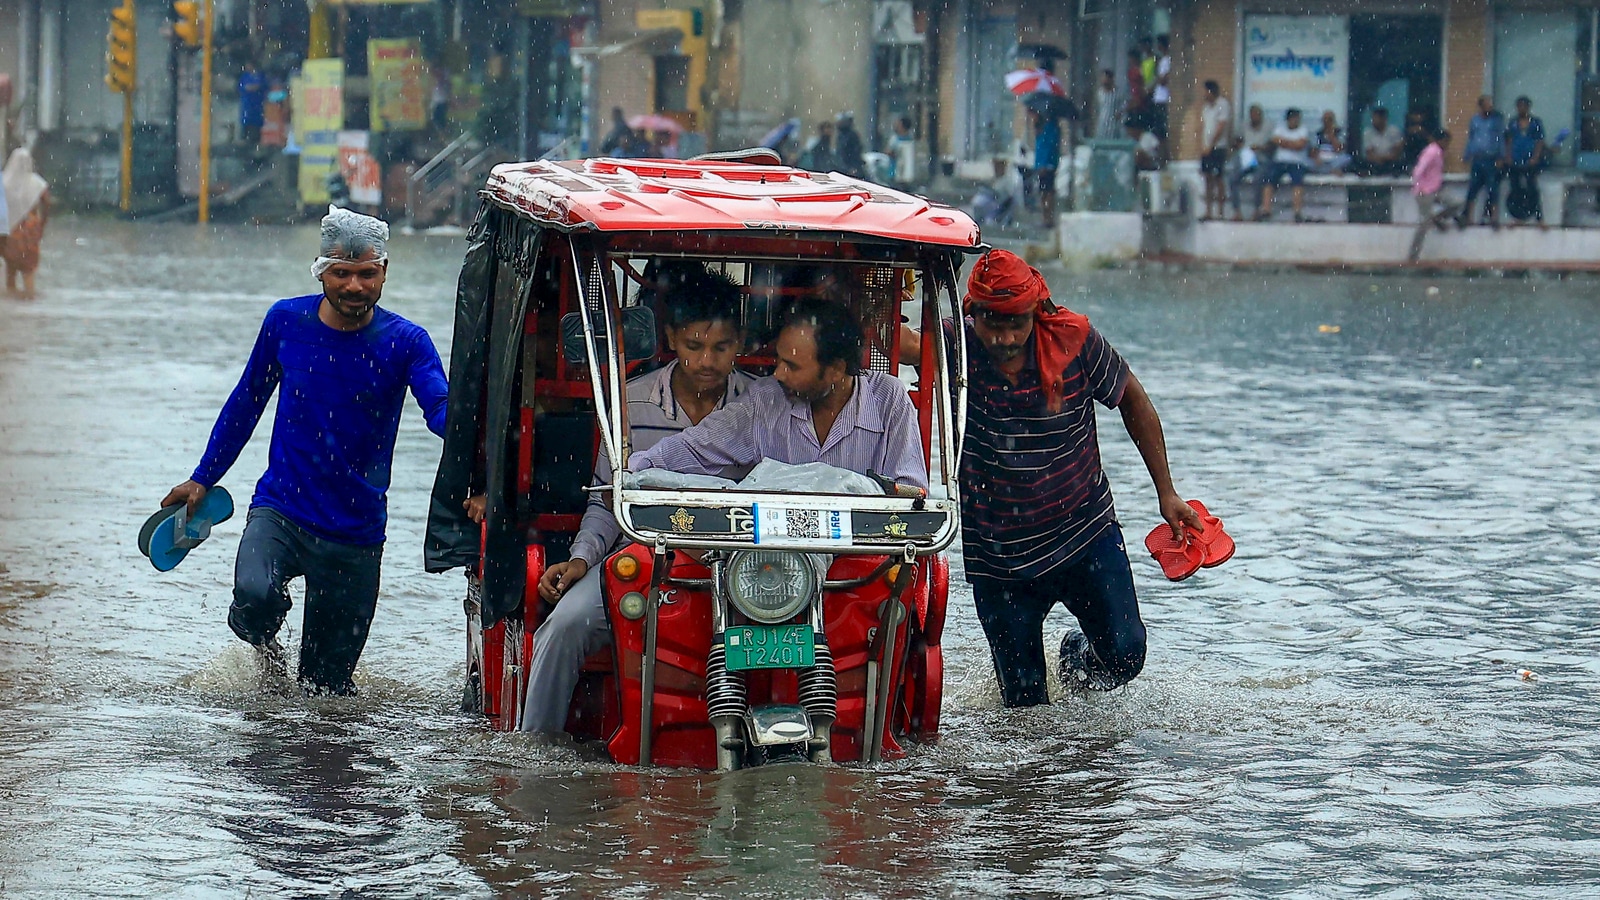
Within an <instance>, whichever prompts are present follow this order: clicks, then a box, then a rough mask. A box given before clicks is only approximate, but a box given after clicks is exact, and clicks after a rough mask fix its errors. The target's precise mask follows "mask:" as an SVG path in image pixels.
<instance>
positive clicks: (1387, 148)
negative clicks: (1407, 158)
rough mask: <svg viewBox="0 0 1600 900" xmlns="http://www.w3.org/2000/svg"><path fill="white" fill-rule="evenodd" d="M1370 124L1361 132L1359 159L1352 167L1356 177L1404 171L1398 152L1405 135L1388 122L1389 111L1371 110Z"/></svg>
mask: <svg viewBox="0 0 1600 900" xmlns="http://www.w3.org/2000/svg"><path fill="white" fill-rule="evenodd" d="M1371 115H1372V124H1370V125H1368V126H1367V127H1366V128H1363V129H1362V130H1361V158H1360V159H1358V160H1356V165H1355V166H1353V168H1354V169H1355V173H1356V174H1357V175H1371V176H1385V175H1399V174H1400V173H1401V172H1402V171H1404V168H1403V166H1404V164H1403V163H1402V162H1401V161H1400V152H1401V150H1402V149H1403V145H1404V143H1405V135H1403V134H1401V133H1400V129H1399V128H1398V127H1396V126H1395V125H1394V124H1392V123H1391V122H1390V121H1389V110H1387V109H1385V108H1384V107H1382V106H1374V107H1373V108H1372V114H1371Z"/></svg>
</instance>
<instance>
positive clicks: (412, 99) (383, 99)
mask: <svg viewBox="0 0 1600 900" xmlns="http://www.w3.org/2000/svg"><path fill="white" fill-rule="evenodd" d="M367 74H368V77H369V80H370V82H371V84H372V103H371V110H372V130H373V131H374V132H380V131H420V130H422V129H424V128H427V127H428V99H429V95H430V94H431V93H432V90H431V82H430V79H429V77H428V65H427V63H426V62H424V61H423V59H422V45H421V42H419V41H418V40H417V39H416V38H394V39H384V40H370V41H367Z"/></svg>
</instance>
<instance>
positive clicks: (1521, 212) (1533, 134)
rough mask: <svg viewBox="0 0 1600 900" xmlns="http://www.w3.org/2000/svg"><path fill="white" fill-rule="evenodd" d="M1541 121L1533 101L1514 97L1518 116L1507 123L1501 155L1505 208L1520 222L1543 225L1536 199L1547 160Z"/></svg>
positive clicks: (1541, 205) (1540, 210)
mask: <svg viewBox="0 0 1600 900" xmlns="http://www.w3.org/2000/svg"><path fill="white" fill-rule="evenodd" d="M1548 155H1549V150H1548V149H1547V148H1546V147H1545V143H1544V122H1543V121H1541V120H1540V118H1539V117H1538V116H1536V115H1534V114H1533V101H1532V100H1529V99H1528V98H1527V97H1518V98H1517V117H1516V118H1515V119H1512V120H1511V122H1510V124H1508V125H1506V142H1505V151H1504V155H1502V156H1501V157H1500V162H1501V165H1503V166H1505V168H1506V169H1507V170H1508V171H1507V176H1508V180H1509V182H1510V184H1509V185H1508V186H1507V188H1506V212H1507V213H1509V214H1510V215H1511V218H1513V219H1516V220H1517V221H1519V222H1522V221H1526V220H1528V219H1532V220H1534V221H1535V222H1538V223H1539V226H1540V227H1541V228H1542V227H1544V204H1543V203H1541V202H1540V200H1539V170H1540V169H1543V168H1544V166H1545V163H1546V162H1547V157H1548Z"/></svg>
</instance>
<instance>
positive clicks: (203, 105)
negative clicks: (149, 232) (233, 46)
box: [200, 0, 216, 225]
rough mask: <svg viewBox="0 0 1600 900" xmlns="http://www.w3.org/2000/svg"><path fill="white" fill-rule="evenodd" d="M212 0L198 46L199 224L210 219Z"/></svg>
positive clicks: (209, 3) (207, 2) (208, 2)
mask: <svg viewBox="0 0 1600 900" xmlns="http://www.w3.org/2000/svg"><path fill="white" fill-rule="evenodd" d="M212 3H213V0H206V22H205V25H206V32H205V43H204V44H203V45H202V46H201V47H200V55H201V58H200V224H202V225H204V224H205V223H207V222H209V221H211V56H212V53H211V45H212V40H213V38H214V36H215V34H216V26H215V18H216V17H215V16H213V15H212Z"/></svg>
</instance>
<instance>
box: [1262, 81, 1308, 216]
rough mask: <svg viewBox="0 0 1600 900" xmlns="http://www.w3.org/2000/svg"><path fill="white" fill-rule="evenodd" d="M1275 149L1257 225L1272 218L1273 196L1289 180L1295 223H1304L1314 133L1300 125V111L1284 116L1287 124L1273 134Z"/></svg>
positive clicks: (1292, 110) (1291, 109)
mask: <svg viewBox="0 0 1600 900" xmlns="http://www.w3.org/2000/svg"><path fill="white" fill-rule="evenodd" d="M1272 146H1273V148H1274V149H1273V154H1272V166H1271V168H1269V169H1268V170H1267V178H1266V183H1265V184H1263V185H1262V187H1261V209H1260V210H1258V211H1257V212H1256V221H1258V222H1264V221H1266V220H1267V219H1270V218H1272V195H1273V192H1274V190H1275V189H1276V188H1277V186H1278V184H1279V182H1281V181H1282V180H1283V179H1284V178H1285V177H1287V178H1288V179H1289V184H1290V185H1292V186H1293V188H1294V220H1295V221H1296V222H1304V221H1305V216H1304V215H1303V214H1302V211H1301V209H1302V206H1303V205H1304V202H1305V193H1306V189H1305V183H1306V172H1307V171H1309V170H1310V168H1311V149H1310V148H1311V132H1310V131H1308V130H1307V129H1306V126H1305V124H1304V123H1302V122H1301V121H1300V110H1298V109H1295V108H1293V107H1290V108H1289V110H1288V111H1287V112H1285V113H1284V114H1283V124H1282V125H1279V126H1278V127H1277V128H1276V129H1274V130H1273V132H1272Z"/></svg>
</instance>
